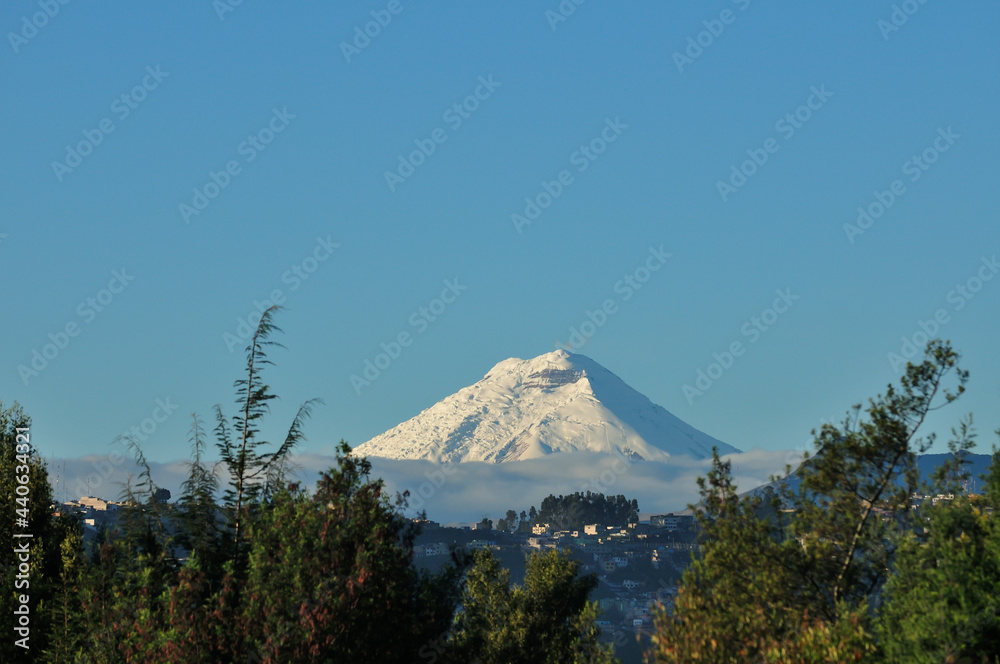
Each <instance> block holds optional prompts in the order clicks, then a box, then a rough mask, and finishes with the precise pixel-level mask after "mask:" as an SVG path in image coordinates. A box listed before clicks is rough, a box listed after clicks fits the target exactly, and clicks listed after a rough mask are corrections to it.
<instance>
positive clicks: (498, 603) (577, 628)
mask: <svg viewBox="0 0 1000 664" xmlns="http://www.w3.org/2000/svg"><path fill="white" fill-rule="evenodd" d="M596 585H597V581H596V579H595V578H594V577H593V576H592V575H591V576H583V577H581V576H580V575H579V564H578V563H577V562H575V561H574V560H572V559H571V558H570V557H569V556H568V555H565V554H561V553H559V552H557V551H550V552H548V553H544V554H538V553H536V554H531V555H530V556H529V558H528V561H527V571H526V573H525V578H524V585H523V586H514V587H511V585H510V571H509V570H506V569H504V568H502V567H501V566H500V563H499V561H498V560H497V559H496V557H495V556H493V554H492V552H491V551H489V550H479V551H476V552H475V553H474V554H473V566H472V568H471V569H470V570H469V573H468V575H467V578H466V582H465V590H464V593H463V595H462V609H461V611H460V612H459V613H458V616H457V618H456V625H455V630H454V632H453V636H452V642H451V644H450V646H451V650H450V658H451V659H450V660H448V661H454V662H456V663H457V662H463V663H464V662H481V663H482V664H508V663H509V662H524V663H526V664H533V663H538V664H563V663H569V662H581V663H582V662H588V663H591V662H592V663H594V664H598V663H601V662H614V661H616V660H615V659H614V657H613V655H612V654H611V650H610V648H609V647H606V646H602V645H601V644H600V642H599V641H598V636H599V630H598V628H597V625H596V623H595V619H596V618H597V615H598V609H597V606H596V604H594V603H591V602H588V601H587V598H588V596H589V594H590V591H591V590H593V588H594V587H595V586H596Z"/></svg>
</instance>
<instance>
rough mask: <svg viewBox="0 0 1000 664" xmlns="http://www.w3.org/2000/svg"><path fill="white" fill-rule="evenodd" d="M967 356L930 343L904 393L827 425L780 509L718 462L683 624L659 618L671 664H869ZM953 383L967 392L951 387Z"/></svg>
mask: <svg viewBox="0 0 1000 664" xmlns="http://www.w3.org/2000/svg"><path fill="white" fill-rule="evenodd" d="M958 359H959V358H958V355H957V354H956V353H955V352H954V351H952V350H951V348H950V347H949V346H948V345H947V344H944V343H940V342H932V343H930V344H928V348H927V351H926V355H925V358H924V361H923V362H922V363H920V364H918V365H913V364H911V365H908V366H907V369H906V372H905V374H904V376H903V377H902V378H901V380H900V385H899V386H898V387H893V386H892V385H890V386H889V387H888V388H887V391H886V393H885V394H884V395H879V396H877V397H875V398H874V399H872V400H870V401H869V404H868V406H867V408H865V409H864V413H863V416H862V407H861V406H860V405H858V406H855V407H854V409H853V411H852V412H851V413H850V414H849V415H848V416H847V417H846V418H845V420H844V423H843V425H842V426H840V427H837V426H833V425H825V426H824V427H823V428H822V429H821V430H820V431H819V432H818V433H817V434H816V440H815V447H816V453H815V455H814V456H813V457H812V458H809V459H807V460H806V461H805V462H804V463H803V464H802V465H801V466H800V467H799V468H798V469H797V471H796V473H795V476H794V477H786V478H785V481H784V482H783V483H782V484H781V487H782V489H781V491H780V498H779V497H777V496H776V495H773V496H772V498H771V499H770V500H771V501H772V504H771V505H770V506H765V505H763V504H762V500H763V499H762V498H760V497H754V496H743V497H740V496H738V495H737V493H736V488H735V487H734V486H733V484H732V476H731V473H730V468H729V465H728V464H727V463H724V462H722V461H721V460H720V459H719V458H718V455H717V454H716V455H713V465H712V470H711V472H710V473H709V474H708V477H707V478H705V479H702V480H700V481H699V485H700V488H701V494H702V502H701V504H700V505H699V506H697V507H696V509H698V510H699V512H700V515H699V522H700V524H701V526H702V541H701V545H700V546H701V549H700V553H698V554H697V555H696V557H695V559H694V560H693V561H692V565H691V567H690V568H689V569H688V570H687V571H686V573H685V574H684V577H683V580H682V584H681V587H680V592H679V595H678V597H677V600H676V602H675V606H674V610H673V613H669V612H667V611H666V610H661V612H660V613H659V615H658V617H657V634H656V635H655V638H654V643H655V656H656V659H657V661H660V662H687V661H694V660H697V661H702V662H745V661H796V662H798V661H802V662H813V661H815V662H821V661H822V662H826V661H837V662H840V661H844V662H847V661H862V660H864V661H870V660H872V659H873V658H874V657H875V653H876V652H877V646H878V644H877V641H876V638H875V631H876V627H875V624H874V623H875V621H876V615H877V611H878V609H879V608H880V606H881V603H882V597H883V592H882V591H883V588H884V585H885V582H886V579H887V577H888V575H889V571H890V569H891V567H892V565H893V564H894V563H895V562H896V557H897V556H896V553H897V548H898V547H899V545H900V543H901V542H904V541H905V540H906V538H907V537H908V536H909V534H910V533H911V532H912V529H913V522H912V521H913V516H912V514H911V512H912V510H911V509H910V495H911V494H912V493H913V492H914V491H915V490H916V489H917V487H918V482H919V475H918V471H917V467H916V456H917V454H919V453H921V452H924V451H926V450H927V449H928V448H929V447H930V445H931V443H932V442H933V440H934V437H933V435H931V436H925V437H921V436H920V435H919V430H920V428H921V425H922V424H923V423H924V421H925V420H926V418H927V415H928V414H929V413H930V412H931V411H932V410H935V409H937V408H939V407H941V406H943V405H946V404H948V403H950V402H951V401H953V400H954V399H955V398H956V397H957V396H958V395H959V394H961V393H962V391H963V390H964V384H965V382H966V380H967V379H968V375H967V373H966V372H964V371H962V370H961V369H959V368H958ZM952 373H953V374H954V379H955V381H956V383H957V385H956V386H955V387H953V388H948V387H946V385H945V379H946V377H947V376H948V375H949V374H952Z"/></svg>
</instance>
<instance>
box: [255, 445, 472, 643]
mask: <svg viewBox="0 0 1000 664" xmlns="http://www.w3.org/2000/svg"><path fill="white" fill-rule="evenodd" d="M370 471H371V464H370V463H369V462H368V460H367V459H363V458H357V457H354V456H351V454H350V447H348V446H347V444H346V443H343V442H341V445H340V449H339V453H338V466H337V467H336V468H333V469H331V470H330V471H327V472H325V473H323V475H322V476H321V478H320V480H319V482H318V484H317V489H316V492H315V493H314V494H313V495H312V496H309V495H306V494H305V493H303V492H301V491H285V492H281V493H278V494H276V496H275V500H274V504H273V506H272V508H271V509H270V510H268V511H267V512H266V513H265V514H264V515H263V517H262V518H261V519H260V521H259V522H257V523H255V524H254V525H253V526H252V527H251V529H250V530H251V533H252V542H253V544H252V546H251V550H250V556H249V567H248V578H247V583H246V588H245V591H244V593H243V605H242V606H243V608H242V620H243V621H244V622H245V624H246V625H247V629H248V634H249V642H248V647H249V648H251V649H252V650H253V651H255V652H257V653H258V654H259V657H260V658H261V661H262V662H264V663H277V662H282V663H283V662H316V663H319V662H332V661H343V662H387V663H388V662H412V661H414V659H415V656H416V654H417V652H418V650H419V649H420V648H421V647H422V646H424V645H425V644H427V643H429V642H431V641H433V640H435V639H438V638H439V637H440V636H441V635H442V634H445V633H446V632H447V629H448V626H449V624H450V621H451V616H452V614H453V612H454V609H455V604H456V602H457V599H458V588H459V580H460V578H461V577H460V567H461V564H460V560H457V559H456V561H455V562H456V564H454V565H450V566H446V567H445V569H444V570H443V571H441V572H439V573H437V574H430V573H428V572H425V571H423V570H421V569H419V568H417V567H416V566H415V565H414V563H413V541H414V539H415V537H416V535H417V533H418V526H417V525H416V524H415V523H414V522H413V521H411V520H410V519H407V518H406V517H404V516H403V514H402V510H403V508H404V507H405V501H404V499H402V498H397V500H396V502H395V503H393V502H391V501H390V499H389V498H388V496H387V495H386V492H385V488H384V485H383V483H382V481H381V480H371V479H369V473H370Z"/></svg>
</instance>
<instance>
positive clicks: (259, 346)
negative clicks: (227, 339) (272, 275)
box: [215, 306, 321, 570]
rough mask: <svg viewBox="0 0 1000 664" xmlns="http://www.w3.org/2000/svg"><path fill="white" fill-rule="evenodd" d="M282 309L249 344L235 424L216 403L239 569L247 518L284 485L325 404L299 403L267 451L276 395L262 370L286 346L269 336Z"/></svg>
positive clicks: (264, 320)
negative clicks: (317, 409)
mask: <svg viewBox="0 0 1000 664" xmlns="http://www.w3.org/2000/svg"><path fill="white" fill-rule="evenodd" d="M280 309H281V307H278V306H272V307H271V308H269V309H268V310H267V311H265V312H264V313H263V314H262V315H261V317H260V322H259V323H257V329H256V330H255V331H254V334H253V337H252V338H251V340H250V344H249V345H248V346H247V350H246V354H247V368H246V372H247V377H246V378H241V379H239V380H237V381H236V383H235V384H234V386H235V387H236V390H237V395H236V396H237V398H236V403H237V405H238V406H239V411H238V412H237V413H236V415H234V416H233V419H232V423H231V424H230V423H229V422H228V421H227V420H226V417H225V415H224V414H223V411H222V407H221V406H216V407H215V414H216V428H215V434H216V439H217V444H216V446H217V448H218V450H219V454H220V455H221V458H222V461H223V463H224V464H225V465H226V468H227V470H228V471H229V478H230V479H229V486H228V487H227V488H226V491H225V506H226V512H227V514H228V515H229V524H230V529H231V535H232V542H233V548H234V551H233V560H234V561H235V562H236V566H237V570H239V569H240V568H241V566H242V563H243V554H244V553H245V547H242V546H241V538H242V537H243V530H245V528H244V525H245V523H246V521H247V520H248V519H252V518H253V513H252V509H255V508H256V506H257V501H259V500H260V499H262V498H264V499H266V498H267V497H269V495H270V494H271V492H272V491H274V490H275V489H280V488H281V487H282V486H283V485H284V482H285V477H286V472H287V462H288V456H289V454H290V453H291V452H292V450H294V449H295V447H296V446H297V445H298V444H299V443H301V442H302V441H303V440H305V433H304V431H303V428H302V427H303V425H304V423H305V420H307V419H308V418H309V416H310V414H311V412H312V408H313V406H315V405H316V404H317V403H321V401H320V400H319V399H310V400H308V401H306V402H305V403H303V404H302V405H301V406H299V410H298V412H297V413H296V415H295V417H294V418H293V419H292V423H291V425H290V426H289V428H288V433H287V434H286V435H285V440H284V441H283V442H282V443H281V444H280V445H279V446H278V447H277V449H275V450H274V451H273V452H264V451H263V449H265V448H267V446H268V445H269V443H268V441H266V440H263V439H262V438H261V431H260V423H261V420H262V419H263V417H264V416H265V415H266V414H267V413H268V411H269V408H270V401H271V400H272V399H274V398H276V395H274V394H273V393H271V390H270V388H269V387H268V386H267V385H266V384H265V383H264V380H263V370H264V368H265V367H266V366H268V365H270V364H273V363H272V362H271V361H270V360H269V359H268V357H267V349H268V348H270V347H272V346H278V347H282V346H281V344H280V343H278V342H276V341H272V340H271V338H270V337H271V335H272V334H273V333H274V332H280V331H281V328H279V327H278V326H276V325H275V324H274V314H275V313H276V312H277V311H279V310H280Z"/></svg>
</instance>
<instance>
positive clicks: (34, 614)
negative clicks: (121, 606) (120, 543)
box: [0, 402, 80, 662]
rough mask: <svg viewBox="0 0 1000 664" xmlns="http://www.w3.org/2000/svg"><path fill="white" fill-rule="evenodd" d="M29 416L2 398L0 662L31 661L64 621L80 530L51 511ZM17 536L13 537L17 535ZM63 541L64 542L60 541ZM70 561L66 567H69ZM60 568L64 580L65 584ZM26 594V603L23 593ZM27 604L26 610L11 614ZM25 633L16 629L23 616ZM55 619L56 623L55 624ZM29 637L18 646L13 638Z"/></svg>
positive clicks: (47, 647) (48, 488)
mask: <svg viewBox="0 0 1000 664" xmlns="http://www.w3.org/2000/svg"><path fill="white" fill-rule="evenodd" d="M30 427H31V419H30V418H29V417H28V416H27V414H26V413H25V412H24V410H23V409H22V408H21V406H20V405H19V404H17V403H14V404H13V405H12V406H10V407H4V405H3V402H0V509H2V510H3V515H4V516H3V518H0V540H2V541H3V542H4V543H5V544H4V546H3V547H2V548H0V577H2V578H0V586H2V588H3V591H2V592H3V596H4V597H5V598H6V603H5V610H4V617H3V621H2V624H3V626H4V628H5V629H4V634H5V635H6V636H5V637H4V638H3V639H2V640H0V661H5V662H7V661H11V662H13V661H32V659H33V658H41V655H40V653H44V652H46V651H51V648H52V645H53V643H52V639H53V635H54V634H55V633H57V632H58V630H59V629H60V628H62V627H66V628H67V629H69V625H68V624H66V623H65V621H64V618H65V613H64V607H65V604H62V602H61V600H63V599H67V596H65V595H63V591H64V590H65V592H66V593H68V594H69V595H72V592H73V589H72V578H71V576H72V573H73V571H72V566H73V565H74V561H73V551H74V549H75V544H74V542H75V541H77V539H78V537H79V534H80V526H79V524H78V523H77V522H76V521H75V520H72V519H69V518H67V519H66V520H62V521H60V520H57V519H56V518H54V517H53V516H52V513H53V498H52V488H51V486H50V485H49V480H48V471H47V470H46V467H45V463H44V462H43V461H42V459H41V458H40V457H39V455H38V453H37V451H36V449H35V446H34V443H33V441H32V440H31V432H30ZM15 535H16V536H15ZM64 543H65V546H64ZM67 566H68V568H67ZM64 572H65V574H66V575H68V576H66V577H65V580H66V582H67V584H68V585H64V584H63V580H64ZM22 597H23V598H25V599H27V602H26V603H22V602H21V598H22ZM22 606H26V607H27V611H28V612H27V613H19V614H15V613H14V611H15V610H18V611H22V609H20V607H22ZM22 616H25V618H24V619H25V620H28V621H29V622H28V625H27V628H28V630H30V633H29V634H27V635H26V634H24V633H20V634H19V633H18V632H16V631H15V628H17V627H22V625H21V619H22V618H21V617H22ZM56 621H58V623H59V624H56ZM25 636H27V637H28V638H27V640H26V641H21V644H23V645H25V646H27V648H28V649H27V650H26V649H25V648H22V647H20V646H19V645H18V644H17V642H18V641H20V640H21V639H22V638H24V637H25Z"/></svg>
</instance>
